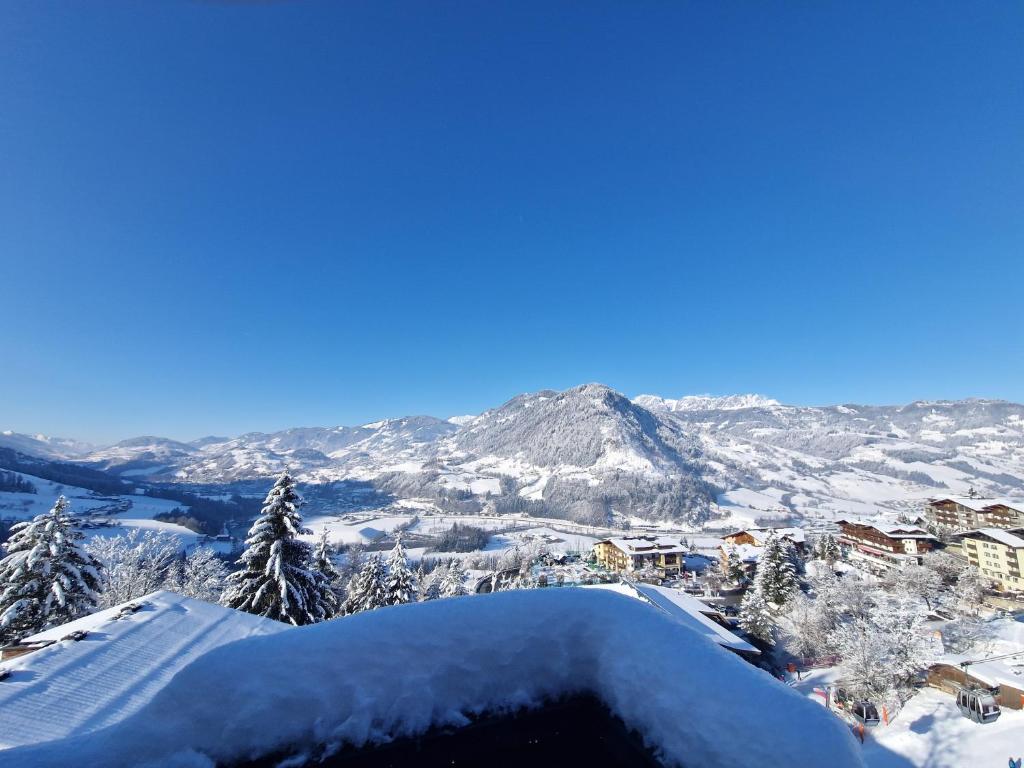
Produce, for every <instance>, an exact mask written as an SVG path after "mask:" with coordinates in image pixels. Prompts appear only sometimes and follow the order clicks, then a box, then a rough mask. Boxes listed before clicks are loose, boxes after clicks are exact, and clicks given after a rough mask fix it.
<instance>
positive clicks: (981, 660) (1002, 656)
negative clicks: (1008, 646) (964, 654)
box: [960, 651, 1024, 669]
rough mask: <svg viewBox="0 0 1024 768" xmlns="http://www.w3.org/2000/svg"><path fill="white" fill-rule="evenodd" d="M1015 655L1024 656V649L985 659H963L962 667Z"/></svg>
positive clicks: (965, 667)
mask: <svg viewBox="0 0 1024 768" xmlns="http://www.w3.org/2000/svg"><path fill="white" fill-rule="evenodd" d="M1013 656H1024V651H1014V652H1013V653H1003V654H1000V655H998V656H989V657H987V658H984V659H972V660H970V661H961V662H960V668H961V669H967V667H969V666H971V665H972V664H984V663H985V662H986V661H998V660H999V659H1009V658H1012V657H1013Z"/></svg>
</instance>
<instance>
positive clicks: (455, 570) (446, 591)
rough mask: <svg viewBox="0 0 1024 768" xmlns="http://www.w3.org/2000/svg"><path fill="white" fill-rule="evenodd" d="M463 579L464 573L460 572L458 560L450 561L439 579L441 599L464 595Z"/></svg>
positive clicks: (460, 567) (460, 565)
mask: <svg viewBox="0 0 1024 768" xmlns="http://www.w3.org/2000/svg"><path fill="white" fill-rule="evenodd" d="M465 578H466V574H465V571H463V570H462V564H461V563H460V562H459V560H458V558H452V561H451V562H450V563H449V564H448V569H447V570H446V571H445V574H444V576H443V577H442V578H441V585H440V592H441V597H461V596H462V595H465V594H466V586H465V584H464V581H465Z"/></svg>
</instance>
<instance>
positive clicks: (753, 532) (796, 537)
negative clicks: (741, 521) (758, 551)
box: [728, 528, 806, 546]
mask: <svg viewBox="0 0 1024 768" xmlns="http://www.w3.org/2000/svg"><path fill="white" fill-rule="evenodd" d="M771 531H774V532H775V535H776V536H781V537H782V538H785V539H789V540H790V541H793V542H797V543H803V542H804V541H805V540H806V536H805V535H804V529H803V528H744V529H743V530H742V531H736V532H735V533H730V534H728V535H729V536H739V535H740V534H741V533H747V534H750V536H752V537H753V538H754V541H756V542H757V544H758V546H764V542H765V541H766V540H767V538H768V534H769V533H770V532H771Z"/></svg>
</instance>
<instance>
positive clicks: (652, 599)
mask: <svg viewBox="0 0 1024 768" xmlns="http://www.w3.org/2000/svg"><path fill="white" fill-rule="evenodd" d="M583 589H605V590H610V591H612V592H617V593H619V594H620V595H625V596H626V597H631V598H633V599H634V600H640V601H642V602H645V603H649V604H650V605H652V606H654V607H655V608H657V609H658V610H660V611H662V612H663V613H666V614H668V615H669V616H671V617H672V618H674V619H675V620H676V621H678V622H680V623H682V624H685V625H686V626H688V627H690V628H691V629H692V630H694V631H695V632H697V633H698V634H701V635H703V636H704V637H706V638H708V639H709V640H711V641H712V642H713V643H716V644H717V645H720V646H721V647H723V648H726V649H728V650H730V651H732V652H733V653H735V654H737V655H739V656H743V657H744V658H746V659H748V660H754V659H756V658H757V657H759V656H760V655H761V652H760V651H759V650H758V649H757V648H756V647H755V646H753V645H751V644H750V643H748V642H747V641H746V640H744V639H743V638H742V637H740V636H739V635H737V634H736V633H735V632H734V631H733V625H732V623H731V622H730V621H729V619H727V618H726V617H725V616H723V615H722V613H721V612H719V611H717V610H715V609H714V608H712V607H711V606H709V605H707V604H706V603H704V602H702V601H700V600H698V599H697V598H696V597H693V596H692V595H688V594H686V593H685V592H683V591H682V590H679V589H671V588H669V587H659V586H655V585H653V584H642V583H634V582H624V583H619V584H592V585H589V586H586V587H583Z"/></svg>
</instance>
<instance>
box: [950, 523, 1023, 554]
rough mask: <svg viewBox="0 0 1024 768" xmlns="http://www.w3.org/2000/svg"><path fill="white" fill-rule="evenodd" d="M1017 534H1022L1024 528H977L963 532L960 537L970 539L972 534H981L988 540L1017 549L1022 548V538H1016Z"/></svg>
mask: <svg viewBox="0 0 1024 768" xmlns="http://www.w3.org/2000/svg"><path fill="white" fill-rule="evenodd" d="M1018 533H1024V528H1011V529H1010V530H1007V529H1005V528H978V529H976V530H973V531H965V532H964V533H962V534H960V536H961V537H962V538H970V537H971V535H972V534H981V535H983V536H988V537H989V538H990V539H995V540H996V541H998V542H999V543H1000V544H1005V545H1006V546H1008V547H1012V548H1014V549H1019V548H1021V547H1024V538H1021V537H1020V536H1018V535H1017V534H1018Z"/></svg>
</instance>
